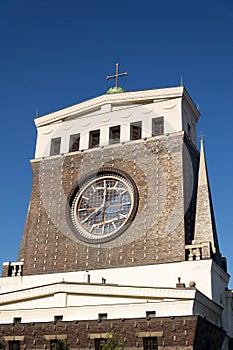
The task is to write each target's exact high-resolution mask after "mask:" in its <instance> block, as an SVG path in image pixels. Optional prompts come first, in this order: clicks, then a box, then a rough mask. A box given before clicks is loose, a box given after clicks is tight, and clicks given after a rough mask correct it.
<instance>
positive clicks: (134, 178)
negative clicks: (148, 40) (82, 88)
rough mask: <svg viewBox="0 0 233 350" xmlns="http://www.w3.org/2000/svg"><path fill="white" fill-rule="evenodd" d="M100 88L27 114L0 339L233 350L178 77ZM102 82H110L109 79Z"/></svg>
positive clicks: (221, 274) (229, 309) (10, 344)
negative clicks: (140, 86)
mask: <svg viewBox="0 0 233 350" xmlns="http://www.w3.org/2000/svg"><path fill="white" fill-rule="evenodd" d="M124 74H125V73H123V74H119V72H118V65H117V72H116V86H115V87H114V88H111V89H109V91H108V93H106V94H103V95H100V96H98V97H95V98H92V99H90V100H87V101H84V102H81V103H78V104H75V105H73V106H70V107H67V108H64V109H62V110H58V111H56V112H53V113H50V114H47V115H44V116H40V117H37V118H36V119H35V125H36V128H37V142H36V149H35V158H34V159H32V160H31V167H32V173H33V184H32V193H31V200H30V205H29V208H28V214H27V218H26V224H25V229H24V232H23V236H22V241H21V246H20V248H19V254H18V259H17V261H16V262H4V263H3V268H2V277H1V278H0V348H1V347H2V348H3V347H4V348H5V349H6V350H26V349H28V350H29V349H30V350H32V349H35V350H42V349H43V350H45V349H51V348H52V347H53V346H54V344H55V345H56V343H57V342H58V341H59V340H62V341H67V343H68V344H69V346H70V349H71V350H74V349H80V350H87V349H93V350H101V348H102V344H103V341H104V340H106V339H108V338H109V337H114V338H115V339H117V340H118V341H119V343H120V344H121V346H122V348H123V349H127V350H161V349H168V350H175V349H179V350H191V349H192V350H194V349H195V350H209V349H211V350H230V349H233V343H232V338H233V293H232V291H231V290H229V288H228V283H229V278H230V276H229V274H228V272H227V263H226V259H225V258H224V257H223V256H222V254H221V251H220V247H219V244H218V236H217V230H216V225H215V217H214V210H213V205H212V199H211V192H210V186H209V179H208V172H207V167H206V160H205V150H204V142H203V140H201V144H200V151H198V149H199V145H198V144H197V136H196V125H197V123H198V120H199V117H200V114H199V111H198V109H197V107H196V106H195V104H194V102H193V100H192V99H191V97H190V96H189V94H188V92H187V90H186V89H185V88H184V87H183V86H178V87H169V88H161V89H152V90H145V91H133V92H125V91H124V90H123V89H122V88H120V87H119V86H118V77H119V76H121V75H124ZM108 78H111V77H108Z"/></svg>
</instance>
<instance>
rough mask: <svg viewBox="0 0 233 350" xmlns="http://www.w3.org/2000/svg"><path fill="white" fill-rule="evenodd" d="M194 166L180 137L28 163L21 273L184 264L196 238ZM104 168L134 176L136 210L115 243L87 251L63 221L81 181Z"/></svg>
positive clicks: (189, 147) (189, 150) (192, 155)
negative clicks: (187, 247) (30, 174)
mask: <svg viewBox="0 0 233 350" xmlns="http://www.w3.org/2000/svg"><path fill="white" fill-rule="evenodd" d="M197 165H198V152H197V151H196V149H195V147H194V146H193V145H192V143H191V142H190V141H188V140H187V139H186V137H185V135H184V133H175V134H171V135H166V136H160V137H154V138H149V139H147V140H139V141H133V142H129V143H126V144H124V145H122V144H118V145H114V146H108V147H104V148H97V149H93V150H88V151H85V152H76V153H73V154H72V153H71V154H68V155H65V156H58V157H49V158H46V159H42V160H36V161H33V162H32V170H33V176H34V181H33V187H32V195H31V202H30V209H29V213H28V217H27V221H26V226H25V231H24V234H23V238H22V243H21V248H20V252H19V256H18V258H19V259H24V272H23V274H24V275H30V274H39V273H53V272H60V271H67V272H68V271H77V270H86V269H89V270H91V269H96V268H108V267H120V266H135V265H145V264H154V263H168V262H174V261H184V260H185V249H184V246H185V244H187V243H188V242H190V241H191V239H193V227H194V213H193V209H194V206H195V199H196V178H197ZM106 167H108V168H109V167H110V168H111V167H112V168H116V169H119V170H121V171H123V172H125V173H126V174H129V175H130V176H131V177H132V179H133V180H134V182H135V184H136V187H137V189H138V193H139V204H138V209H137V213H136V216H135V218H134V220H133V222H132V224H131V225H130V227H129V228H128V229H127V230H126V231H125V232H124V233H123V234H122V235H121V236H120V237H118V238H116V239H115V240H113V241H111V242H109V243H106V244H98V245H97V244H94V245H91V244H89V245H88V244H85V243H83V242H81V241H80V240H79V239H78V237H77V235H76V233H75V232H74V230H73V231H72V228H71V227H70V225H69V223H68V221H69V203H68V201H69V196H70V194H71V193H72V191H74V188H75V187H76V186H77V183H78V181H79V180H80V179H83V178H85V176H87V174H89V173H90V172H96V173H97V172H98V171H99V170H100V169H103V168H106ZM67 208H68V209H67Z"/></svg>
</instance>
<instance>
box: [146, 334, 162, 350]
mask: <svg viewBox="0 0 233 350" xmlns="http://www.w3.org/2000/svg"><path fill="white" fill-rule="evenodd" d="M143 350H158V340H157V337H145V338H143Z"/></svg>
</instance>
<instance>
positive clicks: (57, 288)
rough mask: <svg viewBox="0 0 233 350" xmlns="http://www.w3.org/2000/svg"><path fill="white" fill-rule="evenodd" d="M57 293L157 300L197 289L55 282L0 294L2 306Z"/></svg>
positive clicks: (182, 296)
mask: <svg viewBox="0 0 233 350" xmlns="http://www.w3.org/2000/svg"><path fill="white" fill-rule="evenodd" d="M56 293H68V294H70V293H71V294H79V295H90V296H91V295H93V296H108V297H109V296H115V297H124V298H125V297H127V298H132V297H133V298H142V299H145V298H150V299H157V300H163V299H166V300H169V299H172V300H174V299H175V300H190V299H195V295H196V290H195V289H191V288H190V289H188V288H185V289H175V288H174V289H172V288H152V287H149V288H148V287H145V288H144V287H130V286H118V285H106V284H104V285H103V284H87V283H66V282H63V283H55V284H50V285H45V286H40V287H35V288H27V289H24V290H20V291H15V292H8V293H3V294H0V306H1V305H4V304H8V303H13V302H20V301H25V300H30V299H35V298H39V297H40V298H41V297H45V296H49V295H54V294H56Z"/></svg>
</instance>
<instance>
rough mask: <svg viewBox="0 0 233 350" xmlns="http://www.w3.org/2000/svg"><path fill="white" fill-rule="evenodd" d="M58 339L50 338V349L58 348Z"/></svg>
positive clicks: (55, 349)
mask: <svg viewBox="0 0 233 350" xmlns="http://www.w3.org/2000/svg"><path fill="white" fill-rule="evenodd" d="M59 345H60V344H59V341H58V340H57V339H51V340H50V350H57V349H60V346H59Z"/></svg>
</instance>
